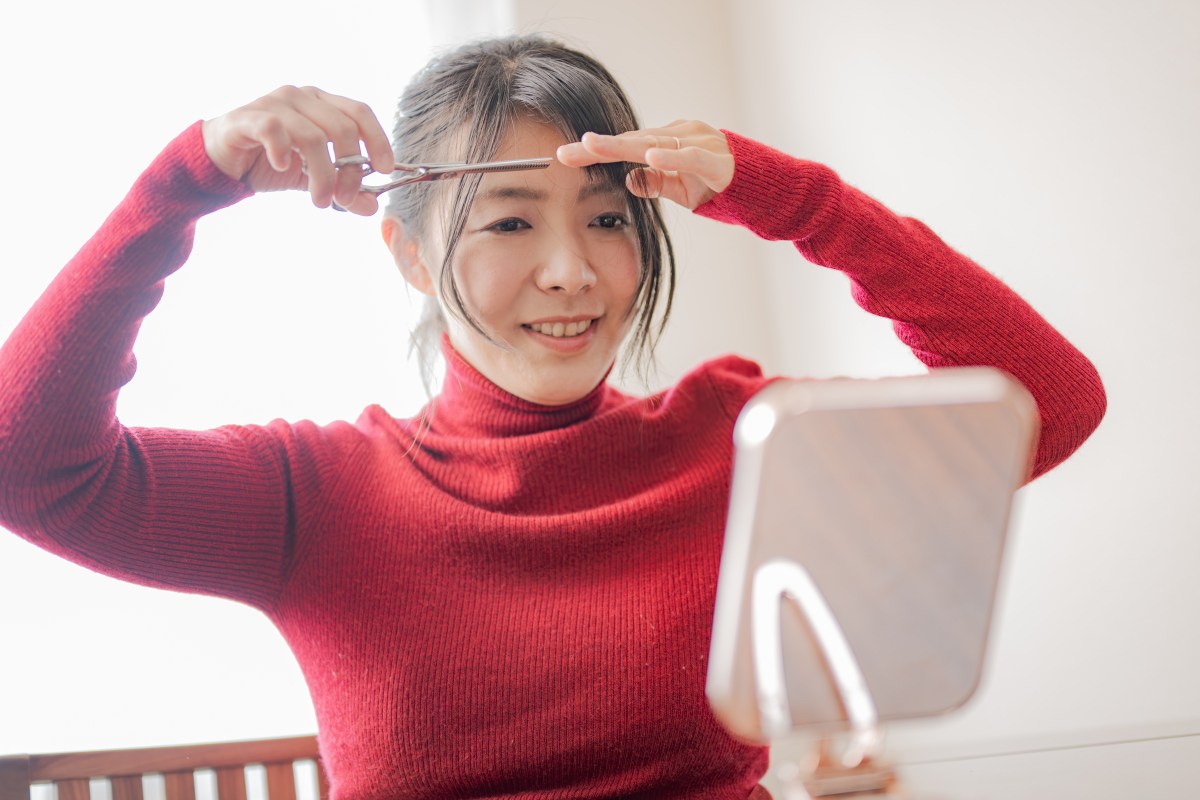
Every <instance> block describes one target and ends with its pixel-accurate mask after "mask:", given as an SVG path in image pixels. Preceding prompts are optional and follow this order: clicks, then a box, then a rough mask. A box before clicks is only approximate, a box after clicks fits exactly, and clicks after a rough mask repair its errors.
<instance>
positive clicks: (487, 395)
mask: <svg viewBox="0 0 1200 800" xmlns="http://www.w3.org/2000/svg"><path fill="white" fill-rule="evenodd" d="M442 355H443V356H444V357H445V360H446V378H445V381H444V382H443V384H442V391H441V394H439V395H438V396H437V397H435V398H434V399H433V402H432V403H430V405H429V407H428V409H427V410H426V413H427V414H429V418H428V421H429V425H430V428H431V430H433V431H436V432H438V433H440V434H443V435H448V436H487V437H504V436H526V435H529V434H532V433H541V432H543V431H549V430H554V429H557V428H565V427H567V426H569V425H574V424H575V423H577V422H581V421H583V420H585V419H588V418H590V417H592V416H595V414H596V413H597V412H598V411H599V410H600V409H601V407H603V406H604V405H605V403H606V401H617V400H618V398H619V395H620V392H618V391H616V390H615V389H613V388H611V387H610V386H609V385H608V375H607V374H606V375H605V376H604V379H602V380H601V381H600V383H599V384H598V385H597V386H596V387H595V388H594V389H592V391H590V392H588V393H587V394H586V395H584V396H583V397H581V398H579V399H578V400H576V401H574V402H572V403H567V404H566V405H561V406H544V405H539V404H538V403H532V402H530V401H528V400H524V399H522V398H520V397H517V396H516V395H514V394H510V393H509V392H506V391H505V390H504V389H501V388H500V387H499V386H497V385H496V384H494V383H492V382H491V381H490V380H488V379H487V378H486V377H484V376H483V374H482V373H480V372H479V370H477V369H475V367H473V366H471V364H469V363H468V362H467V360H466V359H465V358H463V357H462V355H461V354H460V353H459V352H458V351H457V350H455V349H454V346H453V345H452V344H450V338H449V337H448V336H446V335H444V334H443V335H442Z"/></svg>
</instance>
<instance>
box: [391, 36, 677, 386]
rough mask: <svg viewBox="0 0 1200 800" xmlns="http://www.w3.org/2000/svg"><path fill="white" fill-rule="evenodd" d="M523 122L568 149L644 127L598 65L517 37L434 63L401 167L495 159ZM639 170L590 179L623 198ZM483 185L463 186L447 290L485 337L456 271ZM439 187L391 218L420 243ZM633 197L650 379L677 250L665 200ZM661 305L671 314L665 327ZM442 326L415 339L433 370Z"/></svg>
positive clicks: (404, 199)
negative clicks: (591, 137) (591, 135)
mask: <svg viewBox="0 0 1200 800" xmlns="http://www.w3.org/2000/svg"><path fill="white" fill-rule="evenodd" d="M522 118H532V119H535V120H538V121H540V122H545V123H547V124H549V125H551V126H552V127H554V128H556V129H557V130H558V131H559V132H560V133H561V134H562V135H563V137H564V138H565V139H566V140H567V141H569V142H570V141H577V140H578V139H579V138H580V137H581V136H582V135H583V134H584V133H586V132H587V131H594V132H596V133H607V134H616V133H622V132H624V131H629V130H636V129H637V128H639V127H640V125H639V123H638V120H637V116H636V115H635V114H634V112H633V108H632V107H631V106H630V104H629V100H628V99H627V98H626V97H625V93H624V92H623V91H622V90H621V87H620V86H619V85H618V84H617V82H616V80H615V79H614V78H613V76H612V75H611V74H610V73H609V72H608V70H607V69H605V68H604V67H603V66H602V65H601V64H600V63H599V62H598V61H596V60H595V59H594V58H592V57H591V56H588V55H586V54H584V53H581V52H579V51H577V50H573V49H571V48H569V47H566V46H565V45H562V44H559V43H558V42H554V41H551V40H548V39H545V38H543V37H541V36H513V37H505V38H498V39H488V40H484V41H479V42H472V43H470V44H467V45H464V46H461V47H459V48H457V49H455V50H452V51H450V52H448V53H445V54H444V55H441V56H439V57H436V58H434V59H433V60H432V61H430V62H429V64H427V65H426V66H425V68H424V69H423V70H422V71H421V72H419V73H418V74H417V75H416V77H415V78H413V80H412V82H411V83H410V84H409V85H408V87H407V89H405V91H404V94H403V96H402V97H401V98H400V104H399V108H398V109H397V112H396V124H395V128H394V129H393V133H392V143H393V145H394V147H395V149H396V158H397V160H398V161H402V162H409V163H420V162H431V161H432V162H438V161H451V162H452V161H487V160H490V159H492V158H494V156H495V153H496V152H497V151H498V150H499V147H500V143H501V140H502V139H503V138H504V136H505V134H506V133H508V132H509V131H510V130H512V128H513V126H514V125H515V124H516V123H517V122H518V121H520V120H521V119H522ZM638 166H641V165H629V164H600V165H596V166H594V167H589V168H588V173H589V178H590V179H591V180H599V181H604V182H605V183H609V184H612V185H613V186H614V187H617V188H619V189H621V190H622V191H624V186H625V175H626V173H627V172H628V171H629V170H630V169H631V168H634V167H638ZM480 180H481V176H478V175H475V176H468V177H465V178H463V179H462V180H460V181H457V182H455V183H456V184H457V185H456V187H455V190H454V191H455V194H454V196H453V202H452V204H451V205H450V216H449V219H448V224H447V225H446V227H445V231H446V242H445V250H444V252H445V256H444V260H443V262H442V264H441V270H440V273H441V276H442V278H441V285H440V286H439V287H438V290H439V292H440V293H441V296H442V298H443V299H444V300H445V302H446V305H447V307H448V308H449V309H450V310H451V311H452V313H454V314H456V315H458V316H459V317H460V318H461V319H462V320H463V321H464V322H466V323H467V324H469V325H471V326H472V327H473V328H475V330H477V331H479V332H480V333H482V334H484V335H485V336H486V335H488V334H487V333H486V332H485V331H483V330H482V329H481V328H480V326H479V324H478V322H477V321H476V320H475V319H474V318H473V317H472V316H471V313H470V312H469V311H468V310H467V308H466V307H465V305H464V303H463V299H462V295H461V293H460V292H459V287H458V285H457V284H456V283H455V280H454V275H453V271H452V270H451V269H449V265H450V263H451V259H452V258H453V256H454V251H455V247H456V246H457V243H458V239H459V237H460V236H461V235H462V231H463V227H464V226H465V224H466V220H467V215H468V212H469V211H470V208H471V202H472V201H473V200H474V197H475V193H476V191H477V190H478V187H479V182H480ZM436 185H437V184H429V183H418V184H413V185H411V186H407V187H403V188H400V189H396V190H394V191H393V192H392V193H391V197H390V200H389V203H388V206H387V214H388V215H390V216H394V217H397V218H398V219H399V220H400V221H401V222H402V223H403V224H404V226H405V229H406V230H407V231H408V233H409V235H410V236H412V237H414V238H416V239H418V240H419V239H423V238H424V237H426V236H427V235H428V234H429V231H430V230H431V227H430V224H429V223H430V214H431V212H432V209H433V208H434V207H435V205H437V204H435V203H434V202H433V201H434V199H435V198H436V197H437V196H438V195H437V194H436V192H435V191H433V190H432V187H434V186H436ZM628 198H629V211H630V220H631V222H632V223H633V226H634V230H635V232H636V235H637V241H638V248H639V252H640V255H641V262H642V269H641V275H640V278H639V282H638V291H637V293H636V294H635V296H634V301H633V306H632V307H631V308H630V310H629V313H633V310H634V309H635V308H636V309H637V310H638V315H637V319H636V322H635V324H634V328H633V340H632V341H633V347H632V348H631V352H627V353H626V359H625V361H626V363H627V364H628V363H629V362H630V361H636V364H637V366H638V368H639V370H641V371H642V373H643V375H644V374H645V372H646V371H647V369H648V367H649V365H650V363H651V361H652V359H653V355H654V346H655V344H656V342H657V341H658V338H659V336H661V334H662V331H663V328H664V327H665V325H666V321H667V317H668V316H669V315H670V312H671V303H672V299H673V297H674V291H675V252H674V248H673V247H672V246H671V240H670V237H669V236H668V235H667V231H666V226H665V224H664V222H663V218H662V214H661V212H660V211H659V208H658V201H657V200H648V199H645V198H641V197H637V196H636V195H633V194H628ZM664 251H665V255H666V258H665V260H664ZM664 267H665V270H664ZM660 306H661V307H662V316H661V318H660V319H659V320H658V321H657V322H656V321H655V317H656V312H657V310H658V308H659V307H660ZM442 324H443V323H442V320H441V316H440V312H438V311H437V309H436V306H434V307H432V308H431V309H428V310H427V311H426V316H425V318H424V319H423V321H422V323H421V324H420V325H419V326H418V329H417V331H415V332H414V342H413V344H414V348H415V349H416V350H417V351H418V355H419V356H420V361H421V362H422V368H423V369H425V370H427V371H428V369H429V366H428V365H429V364H430V363H431V361H432V358H431V356H432V355H433V352H431V351H430V346H431V342H430V341H429V340H430V339H432V338H433V335H432V334H433V333H434V332H435V331H439V332H440V330H441V327H442ZM634 354H636V359H635V358H632V356H633V355H634ZM426 382H427V383H428V374H426Z"/></svg>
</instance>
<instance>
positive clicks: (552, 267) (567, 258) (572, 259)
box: [537, 241, 596, 294]
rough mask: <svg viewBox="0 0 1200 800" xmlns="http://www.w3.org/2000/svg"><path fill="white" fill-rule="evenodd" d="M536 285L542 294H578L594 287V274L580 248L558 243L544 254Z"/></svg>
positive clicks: (570, 244)
mask: <svg viewBox="0 0 1200 800" xmlns="http://www.w3.org/2000/svg"><path fill="white" fill-rule="evenodd" d="M537 284H538V288H540V289H541V290H542V291H544V292H555V293H562V294H579V293H580V292H585V291H587V290H588V289H590V288H592V287H593V286H595V285H596V272H595V270H593V269H592V265H591V262H590V260H589V259H588V257H587V255H586V253H585V251H584V249H583V248H582V247H579V246H578V244H577V243H575V242H562V241H559V242H556V243H555V244H554V245H553V246H552V247H551V248H550V250H549V252H547V253H545V254H544V256H543V259H542V266H541V268H540V269H539V270H538V273H537Z"/></svg>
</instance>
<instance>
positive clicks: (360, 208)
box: [343, 192, 379, 217]
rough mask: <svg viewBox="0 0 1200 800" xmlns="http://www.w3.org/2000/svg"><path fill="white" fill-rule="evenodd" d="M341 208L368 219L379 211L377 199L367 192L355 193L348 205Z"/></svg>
mask: <svg viewBox="0 0 1200 800" xmlns="http://www.w3.org/2000/svg"><path fill="white" fill-rule="evenodd" d="M343 208H344V209H345V210H346V211H350V212H352V213H354V214H358V215H359V216H363V217H369V216H371V215H373V214H374V213H375V212H377V211H379V198H378V197H377V196H375V195H373V194H371V193H369V192H357V193H356V194H355V197H354V200H353V201H352V202H351V203H350V205H348V206H343Z"/></svg>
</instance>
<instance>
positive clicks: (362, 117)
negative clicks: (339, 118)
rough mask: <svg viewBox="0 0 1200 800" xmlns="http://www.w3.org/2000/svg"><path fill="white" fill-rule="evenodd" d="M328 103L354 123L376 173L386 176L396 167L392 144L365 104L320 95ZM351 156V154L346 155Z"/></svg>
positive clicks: (344, 98)
mask: <svg viewBox="0 0 1200 800" xmlns="http://www.w3.org/2000/svg"><path fill="white" fill-rule="evenodd" d="M322 94H323V95H324V96H325V98H326V99H327V100H328V101H329V103H330V104H331V105H333V106H335V107H337V108H338V109H340V110H341V111H342V113H343V114H345V115H346V116H347V117H349V118H350V119H352V120H353V121H354V124H355V126H356V127H357V128H358V138H359V139H360V140H362V143H363V145H365V146H366V149H367V158H368V159H370V161H371V166H372V168H374V170H375V171H376V172H381V173H383V174H385V175H386V174H387V173H389V172H391V171H392V169H393V168H394V167H395V166H396V156H395V153H394V151H393V150H392V143H391V142H390V141H389V140H388V137H387V133H386V132H385V131H384V129H383V125H381V124H380V123H379V118H378V117H376V116H375V112H374V111H372V110H371V107H370V106H368V105H367V104H366V103H360V102H359V101H357V100H351V99H350V98H348V97H341V96H340V95H336V94H329V93H327V92H323V93H322ZM348 155H351V154H348Z"/></svg>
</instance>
